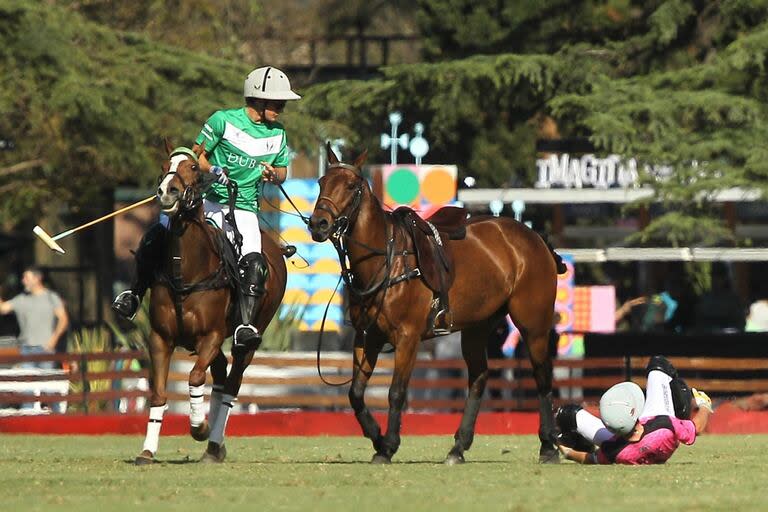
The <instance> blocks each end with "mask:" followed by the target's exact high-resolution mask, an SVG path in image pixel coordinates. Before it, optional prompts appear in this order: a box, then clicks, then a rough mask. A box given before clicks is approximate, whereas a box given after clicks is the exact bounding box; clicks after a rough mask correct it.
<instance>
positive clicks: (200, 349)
mask: <svg viewBox="0 0 768 512" xmlns="http://www.w3.org/2000/svg"><path fill="white" fill-rule="evenodd" d="M166 150H167V151H168V154H169V161H167V162H165V164H164V165H163V173H164V174H163V175H162V177H161V180H160V185H159V187H158V190H157V198H158V200H159V202H160V207H161V211H162V212H163V213H164V214H165V215H166V216H168V218H169V223H168V230H167V234H166V235H165V236H164V237H163V240H162V241H161V243H162V248H161V250H160V251H159V254H160V256H159V261H158V263H159V265H158V272H157V274H156V275H157V279H155V282H154V283H153V285H152V287H151V290H152V294H151V298H150V305H149V317H150V323H151V327H152V332H151V334H150V338H149V343H148V344H149V356H150V362H151V367H152V369H151V397H150V413H149V422H148V424H147V435H146V438H145V441H144V447H143V450H142V452H141V453H140V454H139V456H138V457H136V459H135V462H136V464H139V465H142V464H149V463H152V462H154V456H155V454H156V452H157V446H158V442H159V433H160V425H161V423H162V418H163V412H164V411H165V409H166V408H167V406H166V402H167V398H168V395H167V391H166V384H167V379H168V370H169V365H170V362H171V356H172V354H173V351H174V348H175V347H183V348H185V349H187V350H189V351H192V352H194V353H195V354H197V360H196V361H195V364H194V366H193V368H192V370H191V371H190V372H189V388H190V433H191V434H192V437H193V438H194V439H195V440H197V441H205V440H208V445H207V448H206V451H205V453H204V454H203V457H202V459H201V461H203V462H222V461H223V460H224V458H225V457H226V449H225V447H224V430H225V428H226V422H227V417H228V416H229V410H230V409H231V408H232V402H233V401H234V400H235V399H236V397H237V394H238V392H239V390H240V385H241V383H242V377H243V372H244V371H245V369H246V367H247V366H248V365H249V364H250V363H251V360H252V359H253V355H254V352H255V348H254V349H251V350H247V351H246V350H235V349H233V351H232V367H231V368H230V370H229V372H227V358H226V356H225V355H224V353H223V352H222V350H221V346H222V343H223V342H224V339H225V338H226V337H228V336H231V335H232V333H233V331H234V326H235V325H236V324H237V323H238V321H237V319H239V316H237V315H236V313H237V312H236V311H235V310H236V309H237V300H238V299H237V297H238V293H237V292H236V288H235V287H236V286H238V285H239V275H238V271H237V259H236V258H237V257H236V255H235V251H234V249H233V248H232V246H231V245H230V244H229V242H228V241H227V240H226V237H225V235H224V234H223V233H222V231H221V230H219V229H217V228H215V227H213V226H212V225H210V224H209V223H208V222H206V220H205V217H204V211H203V205H202V204H203V203H202V195H203V193H204V192H205V191H206V190H207V189H208V187H209V186H210V184H211V183H212V181H213V180H215V179H216V178H215V176H214V175H213V174H212V173H208V172H203V171H201V170H200V168H199V166H198V157H199V156H200V155H201V154H202V152H203V151H204V150H205V147H204V145H203V146H201V147H200V148H198V149H197V151H192V150H191V149H188V148H176V149H173V150H172V149H171V146H170V145H169V144H168V143H167V142H166ZM262 250H263V253H264V256H265V258H266V260H267V263H268V267H269V277H268V279H267V283H266V296H265V298H264V301H263V305H262V308H261V311H260V313H259V315H258V319H257V321H256V323H255V325H256V327H257V328H258V330H259V332H262V333H263V332H264V331H265V330H266V328H267V325H268V324H269V322H270V321H271V319H272V317H273V316H274V314H275V312H276V311H277V309H278V307H279V305H280V303H281V302H282V298H283V294H284V292H285V283H286V268H285V261H284V260H283V250H282V249H281V248H280V247H279V245H278V244H277V243H276V242H275V241H274V240H273V239H272V238H271V237H269V236H267V235H265V234H264V233H263V232H262ZM209 367H210V370H211V375H212V377H213V391H212V393H211V404H210V412H209V420H210V424H209V422H208V421H206V420H205V411H204V409H203V407H204V396H203V387H204V385H205V378H206V371H207V370H208V368H209ZM209 436H210V439H209Z"/></svg>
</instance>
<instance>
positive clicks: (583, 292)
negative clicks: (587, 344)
mask: <svg viewBox="0 0 768 512" xmlns="http://www.w3.org/2000/svg"><path fill="white" fill-rule="evenodd" d="M562 256H563V262H564V263H565V266H566V269H567V270H566V272H565V274H562V275H559V276H557V295H556V296H555V329H556V330H557V332H558V333H559V334H560V339H559V341H558V344H557V354H558V356H559V357H570V358H574V357H583V355H584V335H583V333H585V332H614V331H615V329H616V322H615V316H614V312H615V310H616V291H615V289H614V287H613V286H575V282H574V265H573V258H572V257H570V256H569V255H562ZM507 324H508V325H509V327H510V333H509V336H507V339H506V341H505V342H504V345H503V346H502V351H503V352H504V355H506V356H507V357H512V356H513V355H514V353H515V349H516V348H517V344H518V342H519V338H520V334H519V332H518V331H517V328H516V327H515V326H514V324H513V323H512V320H511V319H510V318H509V316H507Z"/></svg>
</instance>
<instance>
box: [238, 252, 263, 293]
mask: <svg viewBox="0 0 768 512" xmlns="http://www.w3.org/2000/svg"><path fill="white" fill-rule="evenodd" d="M240 270H241V272H242V277H243V281H244V283H245V285H246V288H247V289H249V290H251V291H252V293H249V295H254V294H256V293H259V292H260V293H263V292H264V286H265V285H266V282H267V277H268V275H269V267H267V260H266V259H265V258H264V255H263V254H261V253H260V252H250V253H248V254H246V255H245V256H243V257H242V259H241V260H240Z"/></svg>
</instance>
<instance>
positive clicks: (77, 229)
mask: <svg viewBox="0 0 768 512" xmlns="http://www.w3.org/2000/svg"><path fill="white" fill-rule="evenodd" d="M155 197H156V196H151V197H148V198H146V199H142V200H141V201H139V202H138V203H133V204H130V205H128V206H126V207H125V208H120V209H119V210H117V211H114V212H112V213H109V214H107V215H105V216H103V217H99V218H98V219H96V220H92V221H90V222H87V223H85V224H83V225H82V226H77V227H76V228H72V229H70V230H68V231H64V232H63V233H59V234H58V235H56V236H53V237H51V238H52V239H54V240H59V239H61V238H64V237H66V236H69V235H71V234H72V233H75V232H77V231H80V230H81V229H85V228H87V227H90V226H93V225H94V224H98V223H99V222H102V221H105V220H107V219H110V218H112V217H114V216H116V215H120V214H121V213H124V212H127V211H128V210H132V209H134V208H137V207H139V206H141V205H144V204H147V203H149V202H151V201H154V200H155Z"/></svg>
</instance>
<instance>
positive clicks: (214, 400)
mask: <svg viewBox="0 0 768 512" xmlns="http://www.w3.org/2000/svg"><path fill="white" fill-rule="evenodd" d="M223 390H224V386H217V385H216V384H214V385H213V388H212V389H211V407H210V410H209V411H208V422H209V423H210V424H211V425H213V424H214V423H215V422H216V416H218V415H219V411H220V410H221V396H222V391H223Z"/></svg>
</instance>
